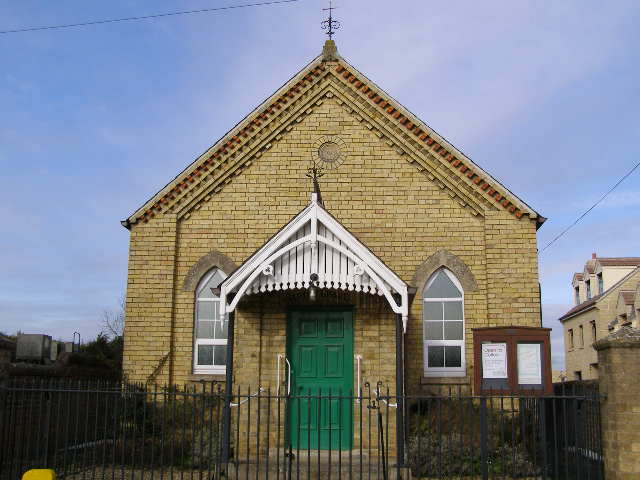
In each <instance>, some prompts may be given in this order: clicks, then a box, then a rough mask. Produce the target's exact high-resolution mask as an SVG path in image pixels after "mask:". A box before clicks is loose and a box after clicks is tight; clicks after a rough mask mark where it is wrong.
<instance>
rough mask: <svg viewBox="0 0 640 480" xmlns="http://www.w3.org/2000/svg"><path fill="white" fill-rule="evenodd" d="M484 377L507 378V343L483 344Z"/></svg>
mask: <svg viewBox="0 0 640 480" xmlns="http://www.w3.org/2000/svg"><path fill="white" fill-rule="evenodd" d="M482 378H507V344H506V343H483V344H482Z"/></svg>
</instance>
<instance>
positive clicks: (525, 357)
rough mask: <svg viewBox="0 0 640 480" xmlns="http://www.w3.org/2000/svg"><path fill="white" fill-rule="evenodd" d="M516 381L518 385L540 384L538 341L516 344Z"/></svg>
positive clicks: (540, 370) (540, 366) (540, 371)
mask: <svg viewBox="0 0 640 480" xmlns="http://www.w3.org/2000/svg"><path fill="white" fill-rule="evenodd" d="M518 383H519V384H520V385H540V384H542V362H541V361H540V344H539V343H519V344H518Z"/></svg>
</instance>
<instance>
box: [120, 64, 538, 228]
mask: <svg viewBox="0 0 640 480" xmlns="http://www.w3.org/2000/svg"><path fill="white" fill-rule="evenodd" d="M333 65H335V66H333ZM330 66H333V72H334V73H336V74H337V76H338V77H342V78H343V79H344V80H345V81H346V82H347V83H348V85H349V87H350V88H352V89H355V90H357V91H360V92H361V93H363V94H365V95H366V97H367V98H368V101H369V102H370V103H371V104H373V105H375V106H376V107H377V108H378V109H379V110H380V111H381V112H382V113H384V114H385V115H387V116H388V117H390V118H392V119H394V120H395V122H396V123H398V124H399V125H401V126H402V127H403V128H405V129H406V130H407V131H408V132H410V133H411V134H413V135H414V136H415V137H416V139H417V140H418V141H420V142H422V143H423V144H424V145H425V146H426V147H427V148H428V149H429V150H430V151H431V152H433V154H434V155H435V154H438V155H439V156H440V158H442V159H443V160H444V161H446V162H447V163H448V164H450V165H451V167H452V168H453V169H454V170H458V171H459V172H460V173H461V174H463V175H465V176H466V177H467V179H468V180H469V181H470V182H471V185H475V186H477V187H478V188H479V189H480V190H482V191H483V192H484V193H485V194H486V195H488V196H489V197H490V199H492V200H493V201H494V202H495V205H496V206H498V207H502V208H504V209H505V210H506V211H508V212H509V213H511V214H513V215H514V216H515V217H516V218H521V217H522V216H523V215H524V214H525V213H528V212H525V211H522V210H521V209H519V208H518V207H517V206H516V205H514V204H513V203H512V202H511V201H509V200H508V198H507V197H506V196H505V195H504V194H503V193H501V192H499V191H498V189H497V188H496V186H495V185H492V184H490V183H488V181H487V180H486V178H485V177H484V176H482V175H481V174H480V173H478V172H477V171H476V169H475V168H474V166H472V165H469V164H466V163H465V162H464V160H462V159H460V158H458V157H457V156H456V154H455V153H454V152H452V151H451V150H449V149H448V148H447V147H446V146H443V145H442V144H441V143H440V142H441V140H438V139H436V138H433V137H432V136H431V134H430V133H429V132H427V131H425V130H424V129H423V128H421V127H420V126H419V125H417V124H416V123H414V120H412V119H410V118H409V117H408V116H407V115H406V114H405V113H404V112H403V110H402V109H401V108H402V107H400V106H399V105H396V104H394V103H393V101H392V100H391V99H390V98H385V95H383V93H382V92H378V91H376V90H374V88H373V87H372V86H371V85H368V84H367V83H366V79H362V78H359V77H358V75H356V74H355V73H353V72H351V71H350V70H349V69H348V68H347V67H346V66H345V65H344V64H343V62H337V63H336V64H333V63H320V64H317V65H315V66H313V67H311V68H310V70H309V71H308V72H307V73H306V74H303V75H302V76H301V78H300V79H299V80H298V81H297V82H296V83H294V84H293V85H292V86H291V87H290V88H289V89H288V90H287V91H286V92H284V93H282V94H280V95H279V96H278V97H277V98H276V99H275V100H273V101H272V102H271V103H270V104H269V105H267V106H266V107H265V108H263V109H262V111H260V112H258V113H256V114H254V115H253V119H252V120H251V121H248V122H247V123H246V124H245V125H244V126H243V127H242V128H240V129H239V130H237V131H235V132H233V133H232V134H230V135H229V136H228V137H227V138H226V141H224V143H221V144H220V146H219V147H218V148H217V149H216V150H215V151H214V152H213V153H211V154H210V155H209V156H208V157H207V158H205V159H202V161H201V162H200V164H199V165H197V166H195V167H194V168H193V170H191V171H190V172H189V173H185V174H184V176H183V177H182V178H181V179H180V181H178V182H177V183H175V184H174V185H173V186H172V187H171V188H170V190H168V191H167V192H165V193H164V194H163V195H162V196H161V197H159V198H157V199H156V200H155V201H154V202H153V204H152V205H151V206H150V207H148V208H147V209H146V210H145V211H144V212H142V213H140V214H138V216H137V217H135V218H131V219H130V223H129V222H126V224H127V226H128V225H129V224H134V223H137V222H139V221H142V222H144V223H146V222H148V221H149V219H151V218H153V217H154V216H155V215H156V213H159V212H161V211H163V210H165V209H166V208H167V207H168V206H169V204H170V203H171V202H173V201H174V200H176V198H177V197H178V196H180V194H181V193H182V192H183V191H185V190H187V189H189V188H190V186H191V185H192V184H193V183H195V182H196V180H197V179H198V178H200V177H201V176H203V175H205V174H206V173H207V172H209V171H210V170H213V169H216V168H217V167H219V166H220V164H221V163H222V162H224V161H225V160H226V158H225V157H226V156H228V155H230V154H233V153H234V152H235V151H237V150H238V149H240V148H241V147H242V146H243V145H244V143H245V142H246V141H247V140H248V139H249V138H250V137H251V136H252V135H253V133H254V132H255V131H256V129H259V128H260V127H261V126H262V125H263V123H265V122H266V121H267V120H269V118H270V117H272V116H275V115H277V114H278V113H279V111H280V110H282V109H283V108H284V107H285V106H286V105H287V104H289V103H290V102H291V100H292V99H293V98H294V97H295V96H296V95H298V94H299V93H300V92H301V91H302V90H303V89H304V88H305V87H307V86H308V85H309V84H310V83H311V82H312V81H313V80H315V79H316V78H317V77H319V76H320V75H322V74H323V73H328V72H329V71H328V68H330Z"/></svg>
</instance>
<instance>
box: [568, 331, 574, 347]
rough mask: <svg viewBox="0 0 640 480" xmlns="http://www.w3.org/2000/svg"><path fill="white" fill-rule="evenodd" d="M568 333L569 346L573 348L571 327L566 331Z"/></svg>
mask: <svg viewBox="0 0 640 480" xmlns="http://www.w3.org/2000/svg"><path fill="white" fill-rule="evenodd" d="M567 333H568V334H569V348H573V328H570V329H569V331H568V332H567Z"/></svg>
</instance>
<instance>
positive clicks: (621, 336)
mask: <svg viewBox="0 0 640 480" xmlns="http://www.w3.org/2000/svg"><path fill="white" fill-rule="evenodd" d="M593 348H595V349H596V350H605V349H607V348H640V328H632V327H622V328H621V329H620V330H618V331H616V332H613V333H612V334H610V335H609V336H607V337H605V338H603V339H601V340H598V341H597V342H595V343H594V344H593Z"/></svg>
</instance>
